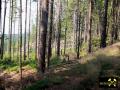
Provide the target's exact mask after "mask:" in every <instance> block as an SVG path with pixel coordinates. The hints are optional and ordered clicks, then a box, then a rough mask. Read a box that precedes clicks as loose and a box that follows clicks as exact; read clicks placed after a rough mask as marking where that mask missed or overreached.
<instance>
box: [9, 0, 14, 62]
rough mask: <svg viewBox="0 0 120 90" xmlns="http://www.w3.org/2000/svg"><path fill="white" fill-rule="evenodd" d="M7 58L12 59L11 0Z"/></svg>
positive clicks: (11, 1)
mask: <svg viewBox="0 0 120 90" xmlns="http://www.w3.org/2000/svg"><path fill="white" fill-rule="evenodd" d="M10 8H11V10H10V29H9V34H10V35H9V59H10V60H11V59H12V48H11V47H12V29H13V28H12V25H13V0H10Z"/></svg>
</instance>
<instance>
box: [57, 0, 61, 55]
mask: <svg viewBox="0 0 120 90" xmlns="http://www.w3.org/2000/svg"><path fill="white" fill-rule="evenodd" d="M60 39H61V1H60V0H59V22H58V31H57V56H58V57H59V56H60Z"/></svg>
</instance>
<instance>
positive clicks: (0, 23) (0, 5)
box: [0, 0, 2, 58]
mask: <svg viewBox="0 0 120 90" xmlns="http://www.w3.org/2000/svg"><path fill="white" fill-rule="evenodd" d="M1 11H2V0H0V58H1V51H2V47H1V42H2V21H1V14H2V12H1Z"/></svg>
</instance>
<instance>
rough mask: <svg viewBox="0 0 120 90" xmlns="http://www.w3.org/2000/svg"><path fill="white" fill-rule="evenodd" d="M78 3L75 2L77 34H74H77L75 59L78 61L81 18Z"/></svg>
mask: <svg viewBox="0 0 120 90" xmlns="http://www.w3.org/2000/svg"><path fill="white" fill-rule="evenodd" d="M79 3H80V1H79V0H77V27H76V28H77V30H76V31H77V32H78V33H77V32H76V34H77V37H76V38H77V59H79V57H80V18H81V13H80V11H79V5H80V4H79Z"/></svg>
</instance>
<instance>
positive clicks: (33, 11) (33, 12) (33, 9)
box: [2, 0, 37, 34]
mask: <svg viewBox="0 0 120 90" xmlns="http://www.w3.org/2000/svg"><path fill="white" fill-rule="evenodd" d="M4 1H5V0H2V28H3V19H4V6H5V2H4ZM7 1H8V0H7ZM18 1H19V0H17V6H18V7H19V5H20V4H19V2H18ZM25 5H26V0H22V11H23V12H22V29H23V33H24V30H25ZM31 6H32V7H31V26H32V25H33V24H35V20H36V14H37V2H33V0H32V4H31ZM27 8H28V10H27V11H28V15H27V32H28V29H29V27H28V26H29V9H30V0H28V7H27ZM9 10H10V2H9V1H8V3H7V12H6V23H5V34H8V33H9ZM17 17H18V16H17ZM18 23H19V22H18V18H17V19H16V22H15V30H14V28H13V29H12V30H13V31H15V34H17V33H18ZM13 27H14V22H13ZM31 28H32V27H31ZM13 33H14V32H13Z"/></svg>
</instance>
